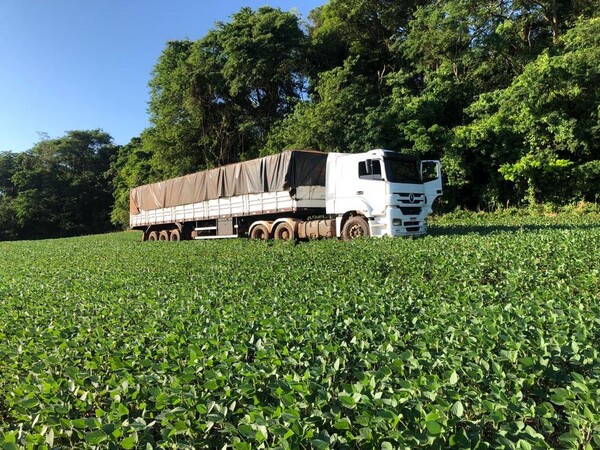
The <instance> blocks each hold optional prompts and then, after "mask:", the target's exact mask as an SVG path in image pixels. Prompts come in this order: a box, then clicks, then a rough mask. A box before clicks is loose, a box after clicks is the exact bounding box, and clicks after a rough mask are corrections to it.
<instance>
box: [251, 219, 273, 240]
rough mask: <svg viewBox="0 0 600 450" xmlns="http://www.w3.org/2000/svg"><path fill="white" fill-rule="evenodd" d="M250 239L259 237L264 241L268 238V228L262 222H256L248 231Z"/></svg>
mask: <svg viewBox="0 0 600 450" xmlns="http://www.w3.org/2000/svg"><path fill="white" fill-rule="evenodd" d="M250 239H259V240H261V241H266V240H267V239H269V230H268V229H267V227H266V226H265V225H263V224H262V223H261V224H258V225H256V226H255V227H254V228H252V231H251V232H250Z"/></svg>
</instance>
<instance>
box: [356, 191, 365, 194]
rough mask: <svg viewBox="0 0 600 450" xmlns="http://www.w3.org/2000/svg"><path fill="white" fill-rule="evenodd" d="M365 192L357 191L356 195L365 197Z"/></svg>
mask: <svg viewBox="0 0 600 450" xmlns="http://www.w3.org/2000/svg"><path fill="white" fill-rule="evenodd" d="M363 194H364V192H363V191H356V195H363Z"/></svg>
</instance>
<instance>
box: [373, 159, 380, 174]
mask: <svg viewBox="0 0 600 450" xmlns="http://www.w3.org/2000/svg"><path fill="white" fill-rule="evenodd" d="M372 168H373V178H381V162H380V161H379V160H378V159H374V160H373V164H372ZM377 175H379V177H377Z"/></svg>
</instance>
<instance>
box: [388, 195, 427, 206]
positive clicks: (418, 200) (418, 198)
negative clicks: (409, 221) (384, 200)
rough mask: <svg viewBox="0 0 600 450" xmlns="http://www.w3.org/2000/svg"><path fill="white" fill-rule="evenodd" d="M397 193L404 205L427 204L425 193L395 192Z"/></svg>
mask: <svg viewBox="0 0 600 450" xmlns="http://www.w3.org/2000/svg"><path fill="white" fill-rule="evenodd" d="M394 194H395V195H397V196H398V197H399V198H398V202H399V203H400V204H402V205H423V204H425V194H423V193H420V194H419V193H413V192H394Z"/></svg>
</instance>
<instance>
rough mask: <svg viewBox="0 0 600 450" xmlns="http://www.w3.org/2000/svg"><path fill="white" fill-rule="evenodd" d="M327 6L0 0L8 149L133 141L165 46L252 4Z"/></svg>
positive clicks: (289, 1) (297, 0)
mask: <svg viewBox="0 0 600 450" xmlns="http://www.w3.org/2000/svg"><path fill="white" fill-rule="evenodd" d="M324 3H326V0H262V1H260V0H259V1H255V0H233V1H225V0H221V1H214V0H203V1H200V0H198V1H193V0H171V1H166V0H162V1H159V0H0V152H1V151H15V152H20V151H24V150H27V149H30V148H32V147H33V146H34V145H35V143H36V142H38V141H39V139H40V135H39V133H47V134H48V135H49V136H50V137H51V138H55V137H60V136H63V135H64V134H65V132H66V131H68V130H87V129H96V128H102V129H103V130H104V131H106V132H107V133H109V134H110V135H111V136H112V137H113V138H114V140H115V143H117V144H126V143H128V142H129V140H130V139H131V138H132V137H135V136H138V135H139V134H140V133H141V131H142V130H143V129H144V128H146V127H147V126H148V113H147V102H148V99H149V93H148V81H149V80H150V76H151V75H150V73H151V71H152V68H153V67H154V65H155V64H156V61H157V60H158V57H159V56H160V54H161V52H162V50H163V48H164V46H165V43H166V42H167V41H169V40H176V39H186V38H189V39H192V40H195V39H198V38H200V37H202V36H204V35H205V34H206V32H207V31H208V30H209V29H211V28H213V27H214V24H215V22H217V21H221V22H225V21H228V20H229V18H230V17H231V15H232V14H233V13H235V12H237V11H239V9H240V8H242V7H243V6H249V7H251V8H253V9H256V8H259V7H261V6H267V5H268V6H273V7H279V8H281V9H283V10H285V11H290V10H296V11H297V12H298V13H299V14H300V15H301V16H302V17H303V18H306V16H307V14H308V12H309V11H311V10H312V9H314V8H316V7H317V6H320V5H322V4H324Z"/></svg>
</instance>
